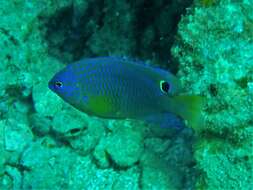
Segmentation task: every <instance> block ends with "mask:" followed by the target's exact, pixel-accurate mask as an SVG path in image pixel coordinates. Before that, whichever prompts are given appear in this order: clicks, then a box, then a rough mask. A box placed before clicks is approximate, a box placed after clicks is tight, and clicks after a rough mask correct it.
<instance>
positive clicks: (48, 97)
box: [32, 81, 62, 116]
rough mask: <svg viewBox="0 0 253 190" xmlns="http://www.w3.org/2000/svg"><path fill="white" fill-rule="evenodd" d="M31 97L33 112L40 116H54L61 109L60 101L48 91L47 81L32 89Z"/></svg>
mask: <svg viewBox="0 0 253 190" xmlns="http://www.w3.org/2000/svg"><path fill="white" fill-rule="evenodd" d="M32 97H33V101H34V108H35V110H36V111H37V112H38V113H39V114H41V115H42V116H54V115H55V114H56V113H57V112H59V111H60V110H61V108H62V100H61V99H60V98H59V97H58V96H57V95H56V94H54V93H53V92H51V91H50V90H49V89H48V86H47V81H43V82H40V83H38V84H36V85H35V86H34V87H33V91H32Z"/></svg>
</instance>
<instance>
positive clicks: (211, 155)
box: [172, 0, 253, 189]
mask: <svg viewBox="0 0 253 190" xmlns="http://www.w3.org/2000/svg"><path fill="white" fill-rule="evenodd" d="M195 4H196V6H193V7H192V8H190V9H188V11H187V15H186V16H183V17H182V19H181V21H180V23H179V26H178V28H179V30H178V36H177V41H176V43H175V44H174V46H173V48H172V54H173V55H174V58H175V59H176V60H177V61H178V62H179V65H180V68H179V73H178V76H179V77H180V79H181V81H182V83H183V85H184V87H185V89H186V91H187V92H191V93H193V94H195V93H198V94H202V95H203V96H205V97H206V99H207V100H206V106H205V108H204V115H205V120H206V124H205V125H204V126H203V127H202V128H200V129H197V131H198V141H197V142H196V144H195V145H194V149H195V150H194V151H195V158H196V162H197V166H198V168H199V169H201V171H202V174H201V177H200V178H199V179H198V182H197V188H199V189H238V188H243V189H251V188H252V185H253V184H252V165H253V160H252V156H253V151H252V138H253V125H252V124H253V120H252V119H253V117H252V116H253V115H252V113H253V112H252V111H253V110H252V108H253V106H252V100H253V99H252V98H253V93H252V84H253V83H252V82H253V77H252V76H253V75H252V73H253V59H252V58H253V57H252V50H253V45H252V40H253V37H252V32H253V27H252V26H253V25H252V24H253V14H252V9H253V3H252V2H250V1H237V2H233V1H219V2H218V1H202V0H199V1H196V2H195ZM221 171H222V172H221Z"/></svg>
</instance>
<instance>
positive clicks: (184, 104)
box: [170, 95, 204, 130]
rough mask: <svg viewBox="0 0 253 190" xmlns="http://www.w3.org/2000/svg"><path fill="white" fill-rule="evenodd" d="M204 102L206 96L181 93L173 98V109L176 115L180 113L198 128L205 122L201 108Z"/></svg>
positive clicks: (192, 126) (171, 102)
mask: <svg viewBox="0 0 253 190" xmlns="http://www.w3.org/2000/svg"><path fill="white" fill-rule="evenodd" d="M203 104H204V97H201V96H195V95H188V96H187V95H179V96H175V97H173V98H172V99H171V101H170V105H172V109H173V110H171V111H172V112H173V113H175V114H176V115H179V116H180V117H182V118H183V119H185V120H186V122H187V124H188V125H189V126H190V127H191V128H193V129H196V130H197V129H198V128H199V127H201V126H202V125H203V123H204V120H203V116H202V114H201V110H202V107H203Z"/></svg>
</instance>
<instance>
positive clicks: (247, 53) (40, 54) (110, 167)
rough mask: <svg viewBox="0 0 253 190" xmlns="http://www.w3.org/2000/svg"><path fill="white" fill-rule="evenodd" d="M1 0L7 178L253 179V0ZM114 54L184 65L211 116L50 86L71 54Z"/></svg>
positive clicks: (114, 183) (160, 184)
mask: <svg viewBox="0 0 253 190" xmlns="http://www.w3.org/2000/svg"><path fill="white" fill-rule="evenodd" d="M0 4H1V6H0V15H1V16H0V47H1V51H0V60H1V64H0V100H1V101H0V155H1V156H0V189H3V190H5V189H6V190H8V189H24V190H26V189H36V190H37V189H52V188H53V189H105V190H106V189H108V190H109V189H110V190H111V189H114V190H118V189H122V190H123V189H136V190H138V189H147V190H148V189H170V190H174V189H210V190H211V189H245V190H246V189H251V187H252V186H253V184H252V165H253V160H252V158H253V157H252V156H253V152H252V138H253V126H252V124H253V121H252V118H253V115H252V113H253V112H252V111H253V110H252V109H253V106H252V98H253V79H252V76H253V75H252V74H253V59H252V58H253V57H252V52H253V45H252V41H253V37H252V33H253V12H252V11H251V10H252V9H253V2H251V1H243V0H240V1H236V2H234V1H230V0H221V1H216V0H196V1H194V2H192V1H180V0H173V1H162V0H161V1H160V0H158V1H144V0H138V1H126V0H120V1H116V0H93V1H91V0H48V1H46V0H43V1H30V0H11V1H2V2H1V3H0ZM107 55H116V56H128V57H132V58H138V59H142V60H147V61H148V62H150V63H152V64H154V65H159V66H160V67H162V68H166V69H170V70H171V71H172V72H173V73H177V75H178V77H179V78H180V80H181V82H182V84H183V87H184V93H187V94H200V95H203V96H205V97H206V103H205V107H204V108H203V115H204V118H205V123H204V125H203V126H201V127H200V128H197V129H194V130H192V129H189V128H184V129H183V130H181V131H177V130H173V129H164V128H157V127H155V126H149V125H147V124H145V123H143V122H141V121H133V120H105V119H100V118H96V117H90V116H88V115H86V114H85V113H81V112H79V111H77V110H75V109H74V108H73V107H71V106H70V105H68V104H67V103H65V102H64V101H63V100H61V99H60V98H59V97H57V96H56V95H55V94H54V93H52V92H51V91H50V90H49V89H48V87H47V83H48V80H49V79H50V78H51V77H52V75H53V74H54V73H56V72H57V71H59V70H60V69H61V68H63V67H64V66H65V65H66V64H68V63H71V62H73V61H75V60H78V59H81V58H82V57H94V56H107Z"/></svg>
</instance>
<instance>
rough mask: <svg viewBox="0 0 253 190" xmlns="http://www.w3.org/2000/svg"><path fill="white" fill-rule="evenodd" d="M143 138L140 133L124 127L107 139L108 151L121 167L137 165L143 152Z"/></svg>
mask: <svg viewBox="0 0 253 190" xmlns="http://www.w3.org/2000/svg"><path fill="white" fill-rule="evenodd" d="M142 141H143V136H142V134H141V133H140V132H138V131H134V129H131V128H129V127H125V126H122V127H120V128H118V129H117V130H116V131H115V132H113V133H112V134H110V135H109V136H108V138H107V145H106V151H107V153H108V154H109V156H110V157H111V159H112V160H113V161H114V162H115V163H116V164H117V165H118V166H120V167H129V166H132V165H133V164H134V163H136V162H137V161H138V160H139V158H140V156H141V153H142V151H143V142H142Z"/></svg>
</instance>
